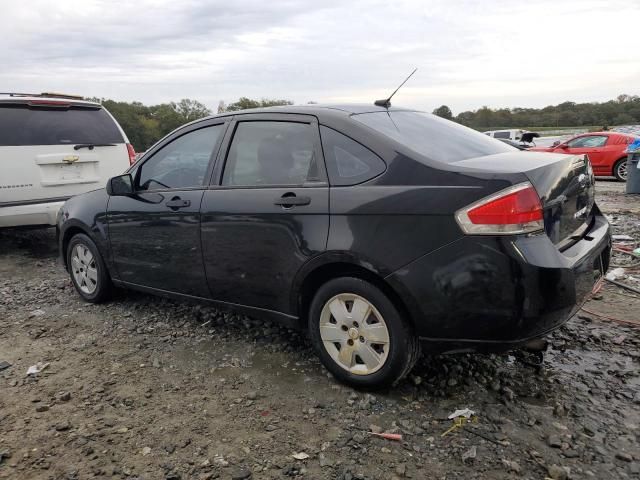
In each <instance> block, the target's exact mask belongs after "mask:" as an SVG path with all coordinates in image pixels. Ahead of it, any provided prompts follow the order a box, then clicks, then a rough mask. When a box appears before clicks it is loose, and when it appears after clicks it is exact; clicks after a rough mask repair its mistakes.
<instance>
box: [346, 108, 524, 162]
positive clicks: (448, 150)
mask: <svg viewBox="0 0 640 480" xmlns="http://www.w3.org/2000/svg"><path fill="white" fill-rule="evenodd" d="M352 118H354V119H355V120H358V121H359V122H362V123H364V124H365V125H367V126H368V127H371V128H373V129H374V130H377V131H378V132H380V133H383V134H384V135H387V136H388V137H391V138H392V139H394V140H396V141H398V142H400V143H402V144H403V145H406V146H407V147H408V148H410V149H411V150H414V151H416V152H418V153H419V154H421V155H424V156H425V157H427V158H429V159H431V160H435V161H437V162H444V163H453V162H458V161H460V160H466V159H468V158H475V157H482V156H485V155H493V154H496V153H504V152H512V151H513V150H514V148H513V147H511V146H509V145H506V144H504V143H502V142H500V141H498V140H494V139H492V138H490V137H488V136H486V135H484V134H482V133H480V132H476V131H475V130H472V129H470V128H467V127H464V126H462V125H459V124H457V123H455V122H451V121H449V120H444V119H442V118H440V117H437V116H435V115H431V114H429V113H423V112H401V111H399V112H394V111H390V112H373V113H362V114H359V115H353V116H352Z"/></svg>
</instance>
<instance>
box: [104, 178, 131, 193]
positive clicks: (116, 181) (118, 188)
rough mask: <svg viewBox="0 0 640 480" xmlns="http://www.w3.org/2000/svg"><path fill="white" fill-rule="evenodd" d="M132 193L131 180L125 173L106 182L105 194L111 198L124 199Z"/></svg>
mask: <svg viewBox="0 0 640 480" xmlns="http://www.w3.org/2000/svg"><path fill="white" fill-rule="evenodd" d="M132 193H133V178H132V177H131V174H129V173H125V174H124V175H118V176H117V177H111V178H110V179H109V181H108V182H107V194H108V195H109V196H111V197H125V196H127V195H131V194H132Z"/></svg>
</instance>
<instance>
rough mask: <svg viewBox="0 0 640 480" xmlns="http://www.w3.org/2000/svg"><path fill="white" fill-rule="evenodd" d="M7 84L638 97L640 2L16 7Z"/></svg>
mask: <svg viewBox="0 0 640 480" xmlns="http://www.w3.org/2000/svg"><path fill="white" fill-rule="evenodd" d="M3 20H4V22H3V34H4V35H3V37H4V38H3V49H2V51H1V52H0V62H1V64H2V66H3V67H2V69H1V70H0V85H2V87H1V88H2V90H12V91H45V90H56V91H68V92H72V93H82V94H85V95H87V96H101V97H109V98H114V99H122V100H140V101H142V102H145V103H155V102H161V101H167V100H177V99H179V98H184V97H189V98H196V99H199V100H201V101H204V102H206V103H207V104H208V105H209V106H211V107H215V106H216V105H217V103H218V101H219V100H221V99H222V100H225V101H227V102H229V101H234V100H235V99H237V98H238V97H240V96H250V97H278V98H288V99H292V100H294V101H296V102H301V103H304V102H306V101H308V100H315V101H359V102H371V101H373V100H375V99H376V98H380V97H383V96H385V95H387V94H388V93H390V92H391V91H392V90H393V89H394V88H395V87H396V86H397V84H398V83H400V81H401V80H402V79H403V78H404V77H405V76H406V75H407V74H408V73H409V72H410V71H411V70H412V69H413V67H418V68H419V70H418V72H417V73H416V75H415V76H414V77H413V78H412V79H411V80H410V82H409V83H408V84H407V85H406V87H404V88H403V89H402V90H401V91H400V93H398V95H397V99H396V103H398V104H403V105H412V106H416V107H419V108H424V109H427V110H431V109H433V108H434V107H435V106H438V105H440V104H443V103H445V104H448V105H449V106H450V107H451V108H452V109H453V110H454V111H455V112H457V111H460V110H463V109H473V108H478V107H480V106H482V105H485V104H486V105H491V106H544V105H547V104H551V103H558V102H562V101H564V100H568V99H571V100H575V101H593V100H595V101H599V100H607V99H609V98H613V97H615V96H616V95H618V94H620V93H623V92H624V93H630V94H639V93H640V92H639V91H638V85H640V49H638V46H640V42H639V41H638V39H637V33H636V32H635V29H634V26H635V25H638V24H640V4H638V2H636V1H632V0H628V1H622V0H610V1H609V2H601V1H594V0H566V1H563V2H559V1H557V0H555V1H549V0H538V1H536V0H529V1H515V0H499V1H492V2H491V3H488V2H484V1H480V0H476V1H470V0H467V1H454V0H449V1H446V0H433V1H426V2H422V1H419V0H415V1H410V0H404V1H396V2H388V1H379V0H375V1H367V0H358V1H352V2H341V1H339V0H331V1H323V2H310V1H307V2H302V1H294V0H288V1H287V0H285V1H277V0H274V1H272V2H262V1H258V0H238V1H235V2H227V1H220V0H218V1H206V0H189V1H184V2H175V1H171V2H169V1H162V2H157V1H151V0H137V1H126V2H116V1H113V2H111V1H99V0H93V1H90V0H83V1H80V0H58V1H57V2H55V3H51V2H49V1H46V0H31V1H29V2H21V3H18V2H12V3H10V4H8V5H4V6H3Z"/></svg>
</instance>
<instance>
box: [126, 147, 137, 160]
mask: <svg viewBox="0 0 640 480" xmlns="http://www.w3.org/2000/svg"><path fill="white" fill-rule="evenodd" d="M127 152H129V165H133V164H134V163H136V151H135V149H134V148H133V145H131V144H130V143H127Z"/></svg>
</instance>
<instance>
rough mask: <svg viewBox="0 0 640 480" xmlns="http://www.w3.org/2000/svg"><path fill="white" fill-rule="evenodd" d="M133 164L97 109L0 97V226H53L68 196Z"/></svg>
mask: <svg viewBox="0 0 640 480" xmlns="http://www.w3.org/2000/svg"><path fill="white" fill-rule="evenodd" d="M134 160H135V152H134V150H133V147H132V146H131V144H130V143H129V140H128V139H127V136H126V135H125V133H124V131H123V130H122V128H120V125H118V122H116V120H115V119H114V118H113V117H112V116H111V114H110V113H109V112H107V110H105V109H104V108H103V107H102V105H100V104H98V103H94V102H88V101H85V100H83V99H82V97H75V96H70V95H60V94H47V93H43V94H20V93H0V228H2V227H19V226H47V225H55V223H56V214H57V213H58V210H59V209H60V207H61V206H62V204H63V203H64V201H65V200H67V199H68V198H69V197H72V196H73V195H77V194H79V193H84V192H87V191H89V190H94V189H96V188H100V187H103V186H104V185H106V183H107V180H108V179H109V178H110V177H113V176H114V175H119V174H121V173H122V172H123V171H124V170H126V169H127V168H128V167H129V165H130V164H132V163H133V162H134Z"/></svg>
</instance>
